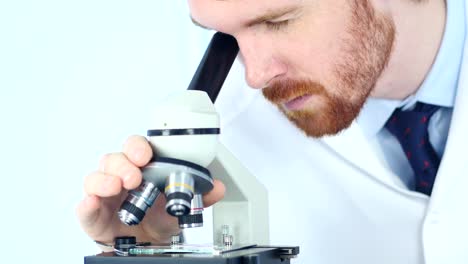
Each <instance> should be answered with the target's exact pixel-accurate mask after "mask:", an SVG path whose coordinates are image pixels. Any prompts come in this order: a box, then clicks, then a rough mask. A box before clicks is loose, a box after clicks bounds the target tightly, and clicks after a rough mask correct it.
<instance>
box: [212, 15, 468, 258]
mask: <svg viewBox="0 0 468 264" xmlns="http://www.w3.org/2000/svg"><path fill="white" fill-rule="evenodd" d="M467 17H468V16H467ZM467 48H468V47H467ZM467 48H466V49H465V50H468V49H467ZM241 80H243V70H242V69H241V67H240V66H239V65H236V66H235V67H234V69H233V70H232V73H231V75H230V77H229V78H228V80H227V82H226V84H225V87H224V88H223V90H222V91H221V94H220V96H219V98H218V101H217V107H218V111H219V112H220V115H221V119H222V132H221V134H222V138H221V139H222V142H223V144H224V145H225V146H226V147H228V149H229V150H230V151H231V152H232V153H233V154H234V155H235V156H236V157H237V158H238V159H240V161H241V162H242V163H243V164H244V165H245V166H246V167H247V168H248V169H249V170H250V171H251V172H252V173H253V174H254V175H255V176H256V177H257V178H258V179H259V180H260V181H261V182H262V183H263V184H264V185H265V186H266V187H267V189H268V191H269V200H270V238H271V244H281V245H298V246H300V247H301V253H300V255H299V258H298V259H297V260H295V262H293V263H305V264H309V263H310V264H313V263H317V264H345V263H356V264H376V263H379V264H403V263H408V264H422V263H426V264H458V263H460V264H461V263H468V153H467V151H468V140H467V137H468V117H467V115H468V58H467V56H466V55H465V58H464V62H463V66H462V73H461V78H460V83H459V87H458V94H457V98H456V104H455V107H454V112H453V119H452V125H451V129H450V132H449V138H448V142H447V146H446V150H445V154H444V157H443V160H442V162H441V165H440V168H439V172H438V175H437V180H436V183H435V186H434V189H433V192H432V197H431V198H430V199H429V198H428V197H427V196H425V195H423V194H420V193H416V192H412V191H409V190H408V189H407V188H406V187H405V186H404V185H403V183H402V182H401V181H400V179H399V177H398V176H397V175H394V174H393V173H392V171H391V170H390V169H389V168H388V166H387V165H386V164H385V161H384V159H383V156H382V155H381V153H379V152H378V151H377V152H376V151H375V149H376V148H378V146H377V145H376V142H369V141H368V140H367V139H366V138H365V137H364V136H363V134H362V131H361V130H360V127H359V126H358V125H357V124H353V125H352V126H351V127H350V128H349V129H348V130H346V131H345V132H343V133H341V134H339V135H338V136H335V137H329V138H323V139H320V140H314V139H310V138H307V137H305V136H304V135H303V134H302V133H301V132H300V131H299V130H298V129H296V128H295V127H293V126H292V125H291V124H290V123H289V121H287V120H286V118H284V117H283V116H282V114H281V113H279V111H277V109H276V108H275V107H273V106H272V105H270V104H269V103H268V102H266V100H265V99H263V97H262V95H261V94H260V92H259V91H255V90H252V89H249V88H246V84H245V83H244V82H243V81H242V82H241Z"/></svg>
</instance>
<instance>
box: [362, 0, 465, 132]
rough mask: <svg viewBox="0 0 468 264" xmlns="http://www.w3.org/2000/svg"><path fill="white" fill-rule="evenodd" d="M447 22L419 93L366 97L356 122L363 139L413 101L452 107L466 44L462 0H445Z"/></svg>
mask: <svg viewBox="0 0 468 264" xmlns="http://www.w3.org/2000/svg"><path fill="white" fill-rule="evenodd" d="M446 2H447V16H446V17H447V19H446V24H445V32H444V36H443V39H442V43H441V46H440V48H439V52H438V54H437V56H436V59H435V61H434V64H433V65H432V68H431V70H430V71H429V73H428V75H427V77H426V79H425V80H424V82H423V83H422V85H421V86H420V87H419V89H418V91H417V92H416V93H415V94H413V95H411V96H409V97H408V98H406V99H404V100H389V99H377V98H369V99H368V100H367V101H366V104H365V105H364V108H363V109H362V110H361V113H360V115H359V117H358V118H357V123H358V124H359V126H361V128H362V130H363V131H364V134H365V135H366V137H372V136H375V135H377V133H378V132H379V131H380V130H381V129H382V128H383V127H384V126H385V123H386V122H387V120H388V118H390V116H391V115H392V113H393V111H394V110H395V109H396V108H399V107H402V108H403V109H405V108H410V107H412V106H413V105H414V104H415V103H416V102H418V101H419V102H424V103H428V104H434V105H439V106H445V107H453V105H454V102H455V94H456V90H457V84H458V76H459V72H460V67H461V60H462V57H463V56H462V55H463V47H464V43H465V27H466V25H465V1H457V0H453V1H450V0H448V1H446Z"/></svg>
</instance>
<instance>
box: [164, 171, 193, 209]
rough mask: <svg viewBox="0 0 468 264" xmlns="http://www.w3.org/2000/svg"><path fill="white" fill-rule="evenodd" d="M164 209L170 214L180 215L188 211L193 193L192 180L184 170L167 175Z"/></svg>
mask: <svg viewBox="0 0 468 264" xmlns="http://www.w3.org/2000/svg"><path fill="white" fill-rule="evenodd" d="M164 193H165V195H166V199H167V202H166V211H167V213H168V214H170V215H172V216H182V215H187V214H189V213H190V204H191V201H192V198H193V193H194V180H193V177H192V176H191V175H190V174H187V173H185V172H183V171H182V172H174V173H171V174H170V175H169V177H167V180H166V188H164Z"/></svg>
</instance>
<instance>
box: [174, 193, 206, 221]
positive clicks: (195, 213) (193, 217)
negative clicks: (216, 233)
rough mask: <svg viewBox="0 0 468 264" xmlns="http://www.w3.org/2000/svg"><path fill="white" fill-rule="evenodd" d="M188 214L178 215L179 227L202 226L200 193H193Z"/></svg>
mask: <svg viewBox="0 0 468 264" xmlns="http://www.w3.org/2000/svg"><path fill="white" fill-rule="evenodd" d="M190 207H191V210H190V214H188V215H183V216H179V227H180V228H192V227H202V226H203V199H202V195H201V194H195V195H194V196H193V199H192V204H191V205H190Z"/></svg>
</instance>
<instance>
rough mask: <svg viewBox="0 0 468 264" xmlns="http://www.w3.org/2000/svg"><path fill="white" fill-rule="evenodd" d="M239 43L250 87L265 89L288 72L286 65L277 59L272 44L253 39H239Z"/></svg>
mask: <svg viewBox="0 0 468 264" xmlns="http://www.w3.org/2000/svg"><path fill="white" fill-rule="evenodd" d="M238 43H239V48H240V54H241V60H242V62H243V63H244V66H245V79H246V81H247V84H248V85H249V86H250V87H252V88H256V89H261V88H265V87H267V86H268V85H270V84H271V82H272V81H274V80H275V79H277V78H280V77H281V76H283V75H284V74H285V73H286V72H287V67H286V65H285V64H284V63H283V62H282V61H281V60H280V59H278V58H275V51H274V49H273V48H272V47H271V45H270V44H267V43H265V44H262V42H259V41H258V42H257V41H255V40H252V39H250V40H248V39H244V40H242V39H241V40H239V39H238Z"/></svg>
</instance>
